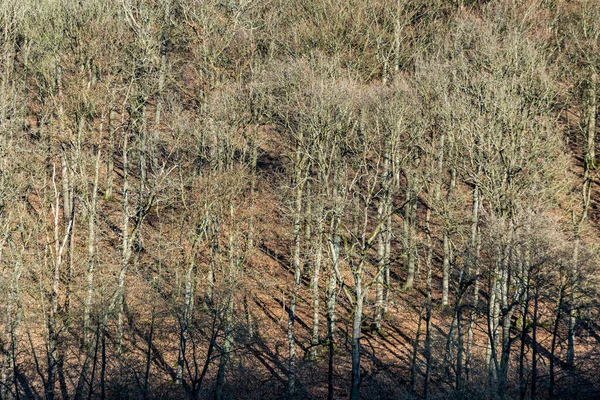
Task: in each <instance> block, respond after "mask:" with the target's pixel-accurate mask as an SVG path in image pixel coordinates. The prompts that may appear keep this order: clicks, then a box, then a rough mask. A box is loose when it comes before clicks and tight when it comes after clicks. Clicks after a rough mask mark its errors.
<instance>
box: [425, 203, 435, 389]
mask: <svg viewBox="0 0 600 400" xmlns="http://www.w3.org/2000/svg"><path fill="white" fill-rule="evenodd" d="M430 220H431V209H430V208H427V212H426V214H425V235H426V243H427V258H426V260H425V263H426V267H427V278H426V285H427V287H426V293H427V299H426V303H425V307H426V309H425V344H424V353H425V354H424V355H425V379H424V383H423V397H424V398H425V400H429V399H430V388H429V385H430V382H431V308H432V304H431V303H432V296H431V294H432V293H431V292H432V290H431V279H432V270H433V266H432V264H433V243H432V242H431V227H430Z"/></svg>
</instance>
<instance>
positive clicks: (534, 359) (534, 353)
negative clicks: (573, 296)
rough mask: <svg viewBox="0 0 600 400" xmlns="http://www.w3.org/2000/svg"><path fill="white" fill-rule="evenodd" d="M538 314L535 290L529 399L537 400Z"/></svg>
mask: <svg viewBox="0 0 600 400" xmlns="http://www.w3.org/2000/svg"><path fill="white" fill-rule="evenodd" d="M538 312H539V289H538V288H537V287H536V289H535V297H534V298H533V321H532V323H533V326H532V332H531V341H532V342H533V344H532V346H531V347H532V348H531V398H532V399H535V398H537V374H538V371H537V359H538V355H537V324H538Z"/></svg>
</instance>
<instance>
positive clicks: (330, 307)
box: [327, 188, 341, 400]
mask: <svg viewBox="0 0 600 400" xmlns="http://www.w3.org/2000/svg"><path fill="white" fill-rule="evenodd" d="M337 197H338V196H337V188H334V198H335V199H337ZM339 229H340V221H339V216H337V215H334V216H333V217H332V220H331V228H330V230H331V234H332V236H333V238H332V239H331V240H330V241H329V246H330V252H331V266H330V268H329V282H328V284H327V347H328V350H329V359H328V370H327V399H328V400H333V375H334V371H333V360H334V354H335V317H336V315H335V307H336V302H337V297H336V296H337V270H338V263H339V257H340V242H341V238H340V234H339Z"/></svg>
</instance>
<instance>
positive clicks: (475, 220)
mask: <svg viewBox="0 0 600 400" xmlns="http://www.w3.org/2000/svg"><path fill="white" fill-rule="evenodd" d="M479 204H480V199H479V187H478V186H477V185H475V187H474V188H473V211H472V214H471V218H472V222H471V250H470V251H471V260H472V265H470V272H471V273H470V274H469V275H471V274H474V277H473V280H474V282H473V302H472V307H471V310H470V312H469V327H468V332H467V348H466V353H465V375H466V377H467V379H469V378H470V371H471V352H472V348H473V328H474V326H475V315H476V312H477V306H478V303H479V273H480V270H479V252H480V247H481V244H480V240H479Z"/></svg>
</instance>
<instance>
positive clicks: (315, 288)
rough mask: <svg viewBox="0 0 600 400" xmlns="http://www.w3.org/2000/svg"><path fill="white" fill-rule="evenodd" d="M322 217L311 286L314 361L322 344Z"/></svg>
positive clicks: (312, 352) (312, 351)
mask: <svg viewBox="0 0 600 400" xmlns="http://www.w3.org/2000/svg"><path fill="white" fill-rule="evenodd" d="M321 217H322V216H321V215H320V214H319V215H318V218H319V221H318V222H317V232H316V233H315V235H314V239H315V240H316V246H315V265H314V267H313V270H312V276H311V281H310V285H311V288H312V292H313V293H312V295H313V328H312V338H311V350H310V357H311V359H312V360H316V359H317V350H318V347H317V346H319V343H320V340H319V315H320V312H319V311H320V290H319V278H320V272H321V263H322V260H323V222H322V218H321Z"/></svg>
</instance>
